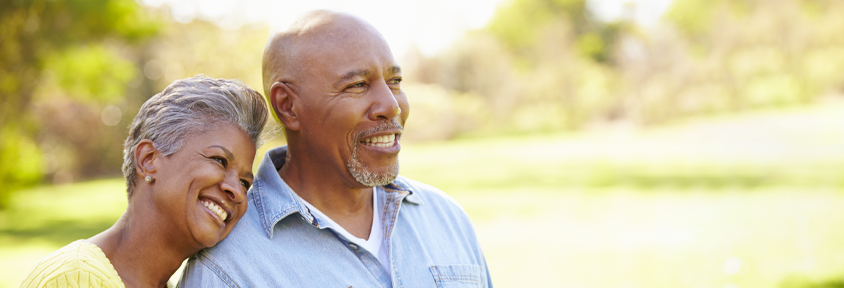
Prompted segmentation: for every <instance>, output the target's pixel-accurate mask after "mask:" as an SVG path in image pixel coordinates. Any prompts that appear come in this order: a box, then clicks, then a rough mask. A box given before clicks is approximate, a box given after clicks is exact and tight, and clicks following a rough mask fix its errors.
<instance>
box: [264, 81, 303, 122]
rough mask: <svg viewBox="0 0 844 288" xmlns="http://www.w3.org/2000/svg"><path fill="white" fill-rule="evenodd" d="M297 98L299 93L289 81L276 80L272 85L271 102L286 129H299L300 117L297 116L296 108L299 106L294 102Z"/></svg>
mask: <svg viewBox="0 0 844 288" xmlns="http://www.w3.org/2000/svg"><path fill="white" fill-rule="evenodd" d="M296 100H298V95H296V94H295V92H293V89H290V85H288V84H287V83H284V82H275V83H273V86H272V87H270V104H271V105H273V110H275V115H277V116H278V120H279V121H281V124H282V125H284V129H285V130H291V131H299V128H300V126H299V117H297V116H296V110H298V108H299V107H297V106H296V105H295V103H294V102H296Z"/></svg>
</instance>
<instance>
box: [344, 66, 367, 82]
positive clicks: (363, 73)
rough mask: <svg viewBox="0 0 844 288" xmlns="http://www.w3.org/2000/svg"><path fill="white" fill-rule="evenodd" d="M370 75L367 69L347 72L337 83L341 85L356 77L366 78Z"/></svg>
mask: <svg viewBox="0 0 844 288" xmlns="http://www.w3.org/2000/svg"><path fill="white" fill-rule="evenodd" d="M370 73H372V72H371V71H369V70H367V69H360V70H354V71H349V72H346V74H345V75H343V77H341V78H340V80H338V81H337V83H340V84H342V83H344V82H347V81H349V79H352V78H355V77H358V76H360V77H366V76H368V75H369V74H370Z"/></svg>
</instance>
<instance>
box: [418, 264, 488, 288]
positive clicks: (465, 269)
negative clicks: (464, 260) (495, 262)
mask: <svg viewBox="0 0 844 288" xmlns="http://www.w3.org/2000/svg"><path fill="white" fill-rule="evenodd" d="M430 269H431V274H432V275H433V276H434V282H435V283H437V288H469V287H481V266H478V265H436V266H431V268H430Z"/></svg>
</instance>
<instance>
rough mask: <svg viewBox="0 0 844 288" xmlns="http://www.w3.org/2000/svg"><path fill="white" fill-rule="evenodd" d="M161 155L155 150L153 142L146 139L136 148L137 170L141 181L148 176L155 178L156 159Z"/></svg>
mask: <svg viewBox="0 0 844 288" xmlns="http://www.w3.org/2000/svg"><path fill="white" fill-rule="evenodd" d="M159 155H160V154H159V153H158V150H156V149H155V145H153V143H152V140H149V139H144V140H141V142H140V143H138V146H135V155H134V156H135V170H136V171H138V174H139V176H140V177H141V179H144V177H146V176H150V177H152V178H155V172H156V161H155V160H156V157H158V156H159Z"/></svg>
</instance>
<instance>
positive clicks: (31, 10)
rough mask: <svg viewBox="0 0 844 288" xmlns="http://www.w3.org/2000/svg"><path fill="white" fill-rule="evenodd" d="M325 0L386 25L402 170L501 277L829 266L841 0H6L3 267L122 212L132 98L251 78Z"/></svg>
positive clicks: (641, 280) (840, 201) (794, 281)
mask: <svg viewBox="0 0 844 288" xmlns="http://www.w3.org/2000/svg"><path fill="white" fill-rule="evenodd" d="M308 2H315V3H308ZM318 8H330V9H334V10H339V11H345V12H349V13H353V14H356V15H358V16H360V17H362V18H364V19H366V20H367V21H369V22H371V23H372V24H373V25H375V26H376V27H377V28H378V29H379V30H380V31H381V32H382V33H383V34H384V37H385V38H386V39H387V41H388V42H389V44H390V46H391V48H392V49H393V53H394V55H395V57H396V59H397V60H398V61H399V64H400V65H401V66H402V70H403V71H404V72H403V75H404V79H405V82H404V83H403V88H404V90H405V91H406V93H407V94H408V97H409V99H410V102H411V107H412V115H411V117H410V119H409V121H408V124H407V127H406V128H407V130H406V132H405V134H404V138H403V140H404V142H403V147H404V149H403V151H402V154H401V157H402V159H401V160H402V164H403V165H402V173H403V174H404V175H406V176H409V177H412V178H415V179H418V180H421V181H423V182H427V183H430V184H432V185H434V186H436V187H438V188H440V189H442V190H444V191H445V192H446V193H448V194H449V195H451V196H453V197H454V198H456V199H457V200H458V201H459V202H460V203H461V204H462V205H463V207H464V208H465V209H466V211H467V213H468V214H469V216H470V217H471V218H472V220H473V223H474V224H475V228H476V232H477V234H478V236H479V239H480V242H481V246H482V247H483V249H484V252H485V254H486V259H487V262H488V265H489V269H490V272H491V274H492V279H493V282H494V284H495V285H496V286H498V287H715V288H736V287H743V288H744V287H780V288H791V287H815V288H821V287H827V288H828V287H844V96H842V94H844V93H843V92H844V17H842V15H844V2H842V1H837V0H811V1H806V0H674V1H671V0H653V1H647V0H639V1H625V0H612V1H609V0H604V1H601V0H594V1H586V0H466V1H454V0H448V1H446V0H428V1H374V0H370V1H340V0H330V1H269V0H267V1H264V0H247V1H223V0H216V1H200V0H189V1H175V0H138V1H137V2H133V1H131V0H49V1H43V0H6V1H2V2H0V97H2V103H0V287H17V286H18V285H19V283H20V281H21V280H22V279H23V278H24V277H25V276H26V275H25V273H27V272H28V271H29V269H31V267H33V266H34V265H35V264H36V263H37V261H38V260H39V259H40V258H41V257H43V256H45V255H47V254H48V253H50V252H51V251H53V250H55V249H58V248H59V247H61V246H64V245H66V244H68V243H70V242H71V241H74V240H76V239H81V238H88V237H91V236H93V235H94V234H96V233H98V232H100V231H102V230H104V229H106V228H108V227H110V226H111V224H113V223H114V221H115V220H116V219H117V218H118V217H119V215H120V214H121V213H122V212H123V210H124V209H125V207H126V197H125V187H124V182H123V180H122V177H121V173H120V166H121V163H122V154H121V153H122V152H121V151H122V147H121V144H122V140H123V139H125V137H126V133H127V126H128V125H129V123H130V121H131V119H132V118H133V117H134V115H135V113H136V112H137V110H138V108H139V107H140V105H141V104H142V103H143V102H144V101H145V100H146V99H148V98H149V97H151V96H152V95H154V94H155V93H158V92H160V91H161V90H162V89H163V88H164V87H166V86H167V85H168V84H169V83H170V82H172V81H173V80H176V79H180V78H184V77H188V76H192V75H196V74H198V73H204V74H207V75H209V76H212V77H222V78H237V79H242V80H243V81H244V82H246V83H247V84H249V85H250V86H252V87H254V88H257V89H258V90H261V89H262V88H261V74H260V67H261V65H260V61H261V54H262V51H263V48H264V44H265V42H266V40H267V38H268V36H269V34H270V33H271V31H272V30H273V28H275V27H278V26H280V25H285V24H287V23H289V22H290V21H291V19H292V18H293V17H294V16H296V15H297V14H300V13H302V12H304V11H308V10H312V9H318ZM283 143H284V139H281V138H279V139H274V140H273V141H271V142H270V143H269V144H267V145H266V146H264V147H263V148H262V149H261V151H266V150H267V149H269V148H272V147H275V146H278V145H283ZM255 164H256V166H257V162H256V163H255ZM280 261H283V259H280Z"/></svg>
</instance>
